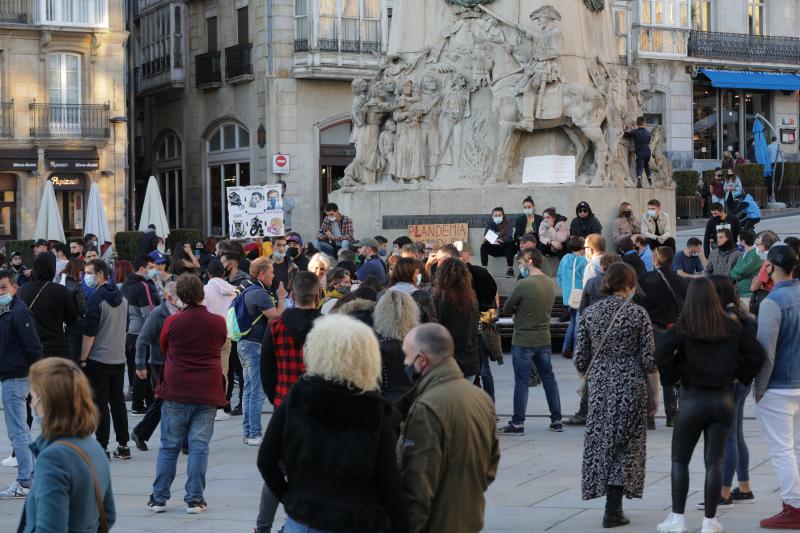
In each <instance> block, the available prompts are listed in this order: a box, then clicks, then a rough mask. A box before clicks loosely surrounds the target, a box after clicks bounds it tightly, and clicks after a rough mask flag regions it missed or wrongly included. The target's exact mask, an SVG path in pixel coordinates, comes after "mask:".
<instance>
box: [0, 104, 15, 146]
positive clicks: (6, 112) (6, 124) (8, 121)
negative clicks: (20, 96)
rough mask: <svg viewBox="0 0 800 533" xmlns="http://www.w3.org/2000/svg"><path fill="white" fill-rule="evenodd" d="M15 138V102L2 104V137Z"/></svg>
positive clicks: (0, 128) (0, 119)
mask: <svg viewBox="0 0 800 533" xmlns="http://www.w3.org/2000/svg"><path fill="white" fill-rule="evenodd" d="M13 136H14V100H11V101H10V102H0V137H13Z"/></svg>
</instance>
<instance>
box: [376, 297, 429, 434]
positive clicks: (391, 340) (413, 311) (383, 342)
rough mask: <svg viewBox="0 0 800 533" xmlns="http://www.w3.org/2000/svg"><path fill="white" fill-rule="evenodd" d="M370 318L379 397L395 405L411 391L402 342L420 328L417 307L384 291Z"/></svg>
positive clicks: (413, 303)
mask: <svg viewBox="0 0 800 533" xmlns="http://www.w3.org/2000/svg"><path fill="white" fill-rule="evenodd" d="M372 317H373V326H372V329H373V330H374V331H375V335H376V336H377V337H378V341H379V342H380V349H381V367H382V370H383V380H382V382H381V394H382V395H383V397H384V398H386V399H387V400H388V401H389V402H391V403H395V402H396V401H397V400H399V399H400V398H401V397H402V396H403V395H404V394H405V393H406V392H408V391H409V390H410V389H411V385H412V384H411V381H409V379H408V376H407V375H406V373H405V366H404V364H403V360H404V359H405V354H403V339H405V337H406V335H407V334H408V332H409V331H411V330H412V329H414V328H415V327H417V325H419V318H418V317H419V308H418V307H417V303H416V302H415V301H414V299H413V298H412V297H411V296H409V295H408V294H406V293H404V292H402V291H386V293H385V294H384V295H383V297H382V298H381V299H380V300H378V304H377V305H376V306H375V311H374V312H373V313H372ZM396 422H397V427H398V428H399V426H400V419H399V418H397V420H396Z"/></svg>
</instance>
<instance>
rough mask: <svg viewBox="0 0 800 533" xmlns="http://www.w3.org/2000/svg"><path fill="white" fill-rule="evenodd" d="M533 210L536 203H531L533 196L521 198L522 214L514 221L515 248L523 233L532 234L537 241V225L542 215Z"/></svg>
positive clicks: (540, 221)
mask: <svg viewBox="0 0 800 533" xmlns="http://www.w3.org/2000/svg"><path fill="white" fill-rule="evenodd" d="M535 210H536V205H535V204H534V203H533V198H531V197H530V196H527V197H525V199H524V200H522V212H523V214H522V215H520V216H518V217H517V219H516V220H515V221H514V242H515V243H516V244H517V248H519V247H520V243H519V241H520V239H522V237H523V235H529V234H533V236H534V237H536V239H537V241H538V239H539V225H540V224H541V223H542V220H543V218H542V215H537V214H536V212H535Z"/></svg>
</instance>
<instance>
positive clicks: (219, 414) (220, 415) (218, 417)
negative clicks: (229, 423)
mask: <svg viewBox="0 0 800 533" xmlns="http://www.w3.org/2000/svg"><path fill="white" fill-rule="evenodd" d="M230 418H231V415H229V414H228V413H226V412H225V410H224V409H217V414H216V416H215V417H214V420H215V421H216V422H219V421H220V420H230Z"/></svg>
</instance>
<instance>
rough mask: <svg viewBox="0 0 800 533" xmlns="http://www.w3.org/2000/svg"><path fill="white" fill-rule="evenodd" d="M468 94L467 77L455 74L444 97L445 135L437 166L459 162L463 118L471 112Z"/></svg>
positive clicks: (467, 116)
mask: <svg viewBox="0 0 800 533" xmlns="http://www.w3.org/2000/svg"><path fill="white" fill-rule="evenodd" d="M469 96H470V90H469V87H468V85H467V78H465V77H464V75H463V74H457V75H456V76H455V77H453V80H452V81H451V82H450V91H449V92H448V93H447V94H446V95H445V97H444V104H443V109H442V115H443V116H444V124H445V133H444V136H445V137H444V142H443V143H442V152H441V156H440V160H439V162H438V163H437V165H436V166H437V168H438V166H439V164H445V165H457V164H458V163H459V162H460V159H461V146H462V141H463V132H464V125H463V120H464V119H465V118H469V117H470V115H471V114H472V112H471V111H470V107H469Z"/></svg>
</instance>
